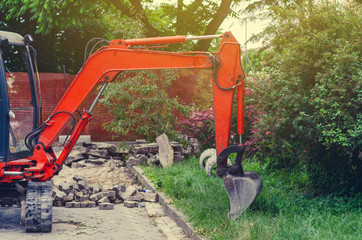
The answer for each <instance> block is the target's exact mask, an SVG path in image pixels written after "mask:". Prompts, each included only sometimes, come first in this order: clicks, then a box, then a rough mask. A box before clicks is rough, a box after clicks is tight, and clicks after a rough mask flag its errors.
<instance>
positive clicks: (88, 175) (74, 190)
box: [52, 136, 200, 210]
mask: <svg viewBox="0 0 362 240" xmlns="http://www.w3.org/2000/svg"><path fill="white" fill-rule="evenodd" d="M160 139H163V140H162V141H161V140H158V141H157V143H149V142H146V141H145V140H138V141H133V142H127V143H126V145H125V146H126V147H125V148H123V149H120V148H119V147H117V145H115V144H110V143H94V142H91V143H89V142H88V143H82V144H81V145H78V146H76V147H75V149H73V150H72V152H71V154H70V155H69V156H68V158H67V160H66V162H65V165H66V166H67V167H69V168H70V169H74V170H73V172H74V171H77V172H82V173H83V174H84V175H80V174H78V175H74V176H73V175H70V176H67V177H66V178H63V180H61V181H60V182H59V181H57V184H55V185H54V187H53V193H52V196H53V205H54V206H65V207H67V208H93V207H99V209H102V210H111V209H113V208H114V204H124V205H125V206H126V207H129V208H132V207H144V206H145V202H157V201H158V196H157V193H154V192H152V191H149V190H145V189H143V188H142V187H141V186H140V185H137V184H133V185H129V184H128V185H125V184H122V183H120V181H119V180H120V179H119V180H118V181H117V180H116V179H117V178H118V177H116V178H115V176H113V178H112V179H113V182H111V184H109V185H103V186H102V185H101V184H99V183H101V182H100V181H98V182H95V181H94V178H97V176H94V173H99V175H100V176H99V178H103V179H107V176H110V175H112V174H113V175H118V172H120V173H125V172H127V167H126V165H129V166H134V165H140V164H155V165H162V166H164V163H163V161H162V156H163V157H164V158H166V159H170V160H171V161H172V163H173V162H182V161H184V158H185V157H187V156H190V155H196V154H197V153H198V151H199V147H200V145H199V144H198V143H197V142H195V141H193V144H191V145H190V146H189V147H188V148H187V149H186V150H185V149H184V148H183V147H182V145H180V144H178V143H176V142H171V143H170V142H168V138H167V137H165V136H163V137H162V138H160ZM191 142H192V141H191ZM161 144H165V145H166V147H165V146H162V145H161ZM167 146H168V147H167ZM161 148H163V149H166V152H162V153H161ZM61 150H62V148H54V151H55V153H56V155H59V153H60V151H61ZM160 156H161V161H160ZM172 163H171V164H172ZM166 164H167V165H169V163H166ZM95 169H103V170H106V171H98V170H97V171H95ZM63 172H64V171H63ZM92 173H93V175H92ZM123 176H128V177H129V175H127V174H124V175H123ZM90 179H92V180H90ZM107 180H109V179H107ZM107 182H108V183H109V181H107Z"/></svg>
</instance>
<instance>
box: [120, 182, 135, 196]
mask: <svg viewBox="0 0 362 240" xmlns="http://www.w3.org/2000/svg"><path fill="white" fill-rule="evenodd" d="M136 192H137V188H135V187H134V186H132V185H131V186H128V187H127V188H126V191H125V192H124V193H122V195H121V196H122V198H123V200H128V199H129V197H131V196H133V195H135V194H136Z"/></svg>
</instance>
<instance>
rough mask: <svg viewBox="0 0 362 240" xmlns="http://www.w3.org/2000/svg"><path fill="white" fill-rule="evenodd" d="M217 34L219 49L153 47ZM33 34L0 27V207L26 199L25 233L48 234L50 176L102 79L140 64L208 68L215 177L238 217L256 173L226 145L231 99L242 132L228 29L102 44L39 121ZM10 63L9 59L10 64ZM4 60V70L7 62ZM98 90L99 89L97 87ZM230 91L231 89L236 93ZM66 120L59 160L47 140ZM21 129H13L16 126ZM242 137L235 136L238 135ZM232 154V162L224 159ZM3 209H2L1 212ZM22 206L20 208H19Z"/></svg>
mask: <svg viewBox="0 0 362 240" xmlns="http://www.w3.org/2000/svg"><path fill="white" fill-rule="evenodd" d="M214 38H221V43H220V46H219V49H218V51H217V52H216V53H211V52H167V51H159V50H157V51H156V50H154V49H155V48H157V47H162V46H164V45H168V44H172V43H184V42H185V41H190V40H203V39H214ZM32 41H33V39H32V37H31V35H29V34H28V35H25V36H24V37H23V36H21V35H19V34H17V33H12V32H6V31H0V93H1V94H0V205H1V206H5V205H12V204H19V203H20V202H21V201H24V200H25V199H26V201H25V208H24V209H23V210H22V215H23V214H24V216H25V230H26V232H50V231H51V229H52V196H51V193H52V183H51V179H52V177H53V176H54V175H56V174H57V173H58V172H59V171H60V170H61V169H62V165H63V163H64V161H65V160H66V158H67V156H68V155H69V153H70V151H71V150H72V148H73V146H74V145H75V143H76V141H77V140H78V138H79V136H80V134H81V132H82V130H83V129H84V128H85V126H86V125H87V123H88V121H89V119H90V118H91V117H92V111H93V109H94V107H95V105H96V103H97V102H98V100H99V98H100V97H101V95H102V92H103V91H104V89H105V88H106V86H107V84H108V83H109V82H111V81H112V80H113V79H115V78H117V75H118V74H119V73H120V72H122V71H125V70H146V69H179V68H183V69H209V70H211V71H212V76H213V79H212V81H213V102H214V114H215V132H216V153H217V175H218V176H219V177H221V178H223V180H224V185H225V187H226V190H227V193H228V195H229V198H230V212H229V216H230V217H231V218H236V217H238V216H239V215H240V214H241V213H242V212H243V211H244V210H245V209H246V208H247V207H248V206H249V205H250V204H251V203H252V202H253V201H254V199H255V198H256V197H257V195H258V194H259V192H260V191H261V187H262V181H261V178H260V177H259V176H258V175H257V174H256V173H254V172H244V170H243V168H242V164H241V163H242V155H243V153H244V146H243V145H242V142H241V141H240V144H238V145H229V138H230V127H231V117H232V109H233V107H232V106H233V100H234V97H235V96H236V98H237V100H236V102H237V119H238V120H237V121H238V122H237V128H238V130H237V132H238V134H239V135H240V136H242V134H243V131H244V130H243V129H244V73H243V71H242V68H241V63H240V44H239V43H238V42H237V40H236V39H235V37H234V36H233V35H232V34H231V33H230V32H226V33H224V34H222V35H209V36H199V37H186V36H172V37H156V38H141V39H127V40H122V39H115V40H111V41H109V42H107V44H108V43H109V45H107V46H103V47H100V48H99V49H98V50H96V51H95V52H94V53H92V54H91V55H90V56H89V57H88V59H87V60H86V61H85V63H84V64H83V67H82V68H81V70H80V71H79V72H78V74H77V75H76V77H75V79H74V80H73V82H72V84H71V85H70V86H69V88H68V89H67V91H66V92H65V94H64V96H63V97H62V99H61V100H60V102H59V103H58V105H57V106H56V108H55V109H54V111H53V113H52V114H51V115H50V116H49V117H48V119H46V120H45V121H42V119H41V107H40V105H39V102H40V81H39V78H38V77H36V76H38V74H37V65H36V58H35V55H36V52H35V49H34V48H33V47H32V46H31V43H32ZM11 52H15V53H16V54H17V56H20V59H21V62H22V64H23V67H22V69H23V70H24V72H27V76H28V78H29V86H27V87H26V88H27V89H29V92H30V94H29V96H30V97H29V100H30V101H29V105H28V106H21V107H14V105H13V104H12V101H13V100H15V101H16V99H9V91H13V90H12V89H11V79H9V78H11V73H10V76H9V72H11V71H9V68H10V69H11V64H12V63H13V61H12V59H11V57H10V58H9V57H8V56H6V55H7V54H9V53H10V56H13V55H11ZM14 62H15V61H14ZM9 64H10V67H9V66H7V65H9ZM98 89H100V90H98ZM96 91H98V93H97V94H96V97H95V99H94V101H93V103H92V104H91V106H90V108H89V109H88V110H85V111H83V113H82V115H81V117H80V119H79V121H78V122H77V123H76V120H75V117H74V113H75V112H76V111H78V110H79V109H81V108H82V104H83V103H84V102H85V99H87V97H89V96H90V95H91V93H94V92H96ZM235 91H236V94H234V93H235ZM69 125H72V130H71V133H70V134H69V137H68V139H67V140H66V142H65V143H64V145H63V146H64V148H63V150H62V152H61V153H60V155H59V157H56V155H55V154H54V152H53V150H52V144H53V143H54V142H55V141H56V139H58V137H59V135H60V134H61V133H62V131H63V130H64V129H65V128H66V127H67V126H69ZM20 127H21V128H22V129H27V130H26V131H27V133H26V134H23V133H19V131H18V130H17V128H20ZM240 139H241V137H240ZM230 154H234V155H235V154H236V160H235V163H234V164H232V165H231V166H229V165H228V164H227V161H228V157H229V155H230ZM0 211H1V209H0ZM24 211H25V212H24Z"/></svg>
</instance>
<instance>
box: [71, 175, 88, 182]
mask: <svg viewBox="0 0 362 240" xmlns="http://www.w3.org/2000/svg"><path fill="white" fill-rule="evenodd" d="M73 180H74V181H76V182H79V181H80V180H83V181H86V177H85V176H83V175H74V176H73Z"/></svg>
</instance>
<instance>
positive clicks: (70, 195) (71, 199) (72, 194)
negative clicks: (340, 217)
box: [63, 193, 74, 202]
mask: <svg viewBox="0 0 362 240" xmlns="http://www.w3.org/2000/svg"><path fill="white" fill-rule="evenodd" d="M73 200H74V193H69V194H68V195H67V196H65V197H63V201H64V202H71V201H73Z"/></svg>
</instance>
